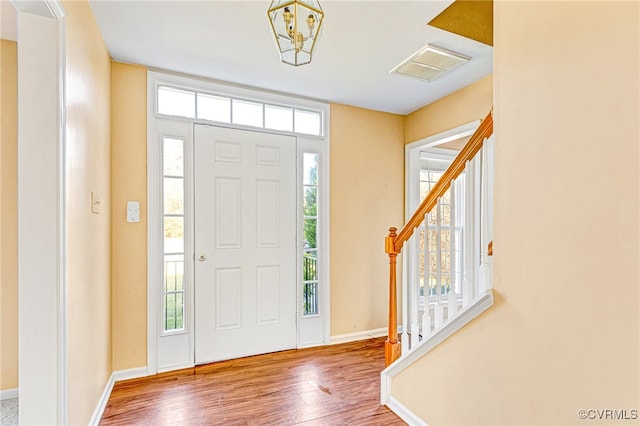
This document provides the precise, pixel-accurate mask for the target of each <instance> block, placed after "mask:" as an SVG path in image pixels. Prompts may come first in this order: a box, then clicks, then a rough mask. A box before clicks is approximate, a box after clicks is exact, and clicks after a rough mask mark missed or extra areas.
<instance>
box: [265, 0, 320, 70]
mask: <svg viewBox="0 0 640 426" xmlns="http://www.w3.org/2000/svg"><path fill="white" fill-rule="evenodd" d="M267 15H268V16H269V22H270V24H271V30H272V31H273V36H274V37H275V40H276V46H277V47H278V50H279V51H280V60H281V61H282V62H284V63H285V64H289V65H294V66H298V65H304V64H308V63H309V62H311V58H312V57H313V51H314V49H315V48H316V44H317V41H318V37H319V35H320V30H321V28H322V21H323V20H324V12H323V11H322V7H321V6H320V3H319V2H318V1H317V0H273V1H272V2H271V6H270V7H269V10H268V11H267Z"/></svg>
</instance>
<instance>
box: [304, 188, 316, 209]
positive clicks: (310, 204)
mask: <svg viewBox="0 0 640 426" xmlns="http://www.w3.org/2000/svg"><path fill="white" fill-rule="evenodd" d="M303 211H304V216H305V217H307V216H311V217H316V216H318V188H317V187H315V186H306V187H305V188H304V206H303Z"/></svg>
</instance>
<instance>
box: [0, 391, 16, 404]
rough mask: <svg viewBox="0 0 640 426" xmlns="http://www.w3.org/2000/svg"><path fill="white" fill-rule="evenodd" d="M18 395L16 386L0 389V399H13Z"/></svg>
mask: <svg viewBox="0 0 640 426" xmlns="http://www.w3.org/2000/svg"><path fill="white" fill-rule="evenodd" d="M17 397H18V388H13V389H4V390H0V400H2V401H4V400H5V399H13V398H17Z"/></svg>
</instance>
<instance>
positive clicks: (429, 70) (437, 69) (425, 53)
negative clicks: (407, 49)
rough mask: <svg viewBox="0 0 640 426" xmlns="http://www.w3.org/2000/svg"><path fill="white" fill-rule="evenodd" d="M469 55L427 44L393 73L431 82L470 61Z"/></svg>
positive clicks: (392, 72) (392, 71) (393, 70)
mask: <svg viewBox="0 0 640 426" xmlns="http://www.w3.org/2000/svg"><path fill="white" fill-rule="evenodd" d="M469 59H471V58H469V57H467V56H464V55H462V54H460V53H455V52H452V51H450V50H445V49H442V48H440V47H436V46H430V45H426V46H425V47H423V48H422V49H420V50H418V51H417V52H416V53H414V54H413V55H411V57H409V58H408V59H407V60H405V61H404V62H402V63H401V64H400V65H398V66H397V67H395V68H394V69H392V70H391V74H399V75H404V76H406V77H411V78H417V79H419V80H422V81H426V82H429V83H431V82H432V81H433V80H435V79H436V78H438V77H440V76H441V75H442V74H444V73H446V72H448V71H451V70H452V69H454V68H456V67H459V66H460V65H462V64H464V63H465V62H467V61H469Z"/></svg>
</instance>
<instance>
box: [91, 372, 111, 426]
mask: <svg viewBox="0 0 640 426" xmlns="http://www.w3.org/2000/svg"><path fill="white" fill-rule="evenodd" d="M115 382H116V381H115V380H114V378H113V373H111V376H109V380H107V384H106V385H105V386H104V390H103V391H102V395H100V399H99V400H98V405H96V409H95V410H93V415H92V416H91V420H89V426H94V425H95V426H97V425H98V424H99V423H100V419H101V418H102V413H104V409H105V408H106V407H107V402H109V397H110V396H111V390H112V389H113V385H114V384H115Z"/></svg>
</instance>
